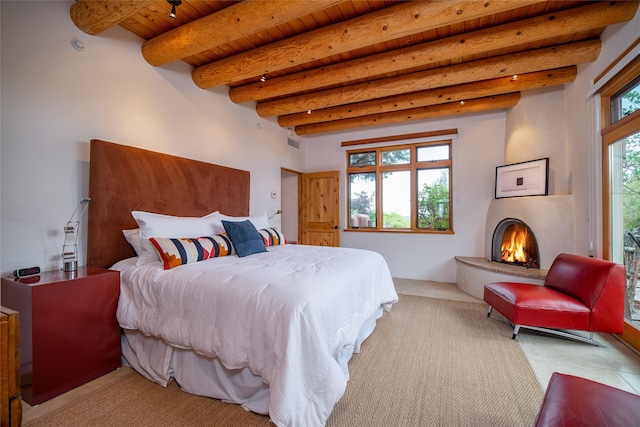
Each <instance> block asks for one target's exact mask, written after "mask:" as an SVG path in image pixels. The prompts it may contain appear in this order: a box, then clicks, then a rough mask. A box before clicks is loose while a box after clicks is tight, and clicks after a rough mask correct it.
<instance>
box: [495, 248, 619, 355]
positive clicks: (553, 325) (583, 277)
mask: <svg viewBox="0 0 640 427" xmlns="http://www.w3.org/2000/svg"><path fill="white" fill-rule="evenodd" d="M624 290H625V270H624V266H622V265H620V264H616V263H613V262H610V261H605V260H601V259H597V258H590V257H585V256H580V255H570V254H560V255H558V256H557V257H556V259H555V260H554V261H553V264H552V265H551V268H550V269H549V272H548V273H547V277H546V279H545V281H544V284H543V285H542V286H540V285H534V284H528V283H517V282H495V283H489V284H488V285H485V287H484V300H485V301H486V302H487V304H489V312H488V314H487V316H491V311H492V310H493V309H494V308H495V309H496V310H497V311H498V312H499V313H500V314H502V315H503V316H504V317H506V318H507V320H509V322H511V323H512V324H513V325H514V329H513V337H512V338H515V337H516V336H517V334H518V331H519V330H520V328H521V327H522V328H528V329H535V330H540V331H544V332H550V333H554V334H557V335H561V336H564V337H567V338H572V339H577V340H580V341H584V342H588V343H591V344H595V345H599V346H602V344H600V343H598V342H596V341H594V340H593V339H592V338H593V332H608V333H615V334H621V333H622V329H623V326H624ZM567 329H568V330H580V331H588V332H590V333H591V338H586V337H583V336H581V335H577V334H573V333H570V332H568V331H566V330H567Z"/></svg>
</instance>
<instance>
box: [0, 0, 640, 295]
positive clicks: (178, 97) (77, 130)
mask: <svg viewBox="0 0 640 427" xmlns="http://www.w3.org/2000/svg"><path fill="white" fill-rule="evenodd" d="M71 4H72V2H70V1H66V2H58V1H43V2H31V1H29V2H25V1H21V2H19V1H16V2H13V1H6V0H3V1H0V19H1V26H0V31H1V49H0V53H1V58H0V59H1V70H0V78H1V85H0V93H1V94H2V97H1V100H0V101H1V115H0V122H1V124H2V126H1V133H0V144H1V145H0V177H1V181H2V182H1V186H0V241H1V244H0V273H3V274H5V273H8V272H11V271H12V270H13V269H15V268H20V267H26V266H32V265H39V266H40V267H41V268H43V269H45V270H46V269H52V268H59V267H60V265H61V262H60V259H59V258H60V257H59V253H60V251H61V246H62V243H63V236H62V227H63V225H64V224H65V223H66V221H67V220H68V219H69V216H70V215H71V213H72V212H73V209H74V208H75V206H76V204H77V203H78V201H79V199H80V198H81V197H83V196H86V195H87V190H88V158H89V153H88V141H89V140H90V139H93V138H99V139H105V140H108V141H113V142H118V143H122V144H127V145H132V146H137V147H141V148H146V149H151V150H155V151H161V152H166V153H169V154H175V155H179V156H184V157H190V158H195V159H199V160H204V161H209V162H213V163H218V164H222V165H226V166H231V167H238V168H242V169H247V170H250V171H251V174H252V186H251V212H252V213H258V212H261V211H264V210H267V211H268V212H269V213H270V214H271V213H273V212H275V211H276V210H277V209H278V208H280V207H281V206H280V202H281V200H280V197H278V199H276V200H272V199H271V197H270V192H271V190H277V189H278V188H280V168H281V167H285V168H289V169H293V170H299V171H307V172H315V171H322V170H341V171H344V168H345V164H344V163H345V157H344V153H343V152H342V151H341V150H340V149H339V145H340V142H341V141H345V140H354V139H362V138H368V137H377V136H385V135H396V134H403V133H412V132H420V131H429V130H440V129H448V128H454V127H455V128H458V130H459V137H458V139H457V140H456V141H455V142H454V167H453V176H452V180H453V181H452V182H453V191H454V206H453V209H454V212H453V214H454V229H455V234H454V235H401V234H391V233H384V234H383V233H366V234H365V233H355V232H350V233H345V232H343V233H342V236H341V241H342V244H343V245H344V246H351V247H363V248H369V249H373V250H377V251H379V252H380V253H382V254H383V255H384V256H385V258H386V259H387V261H388V263H389V265H390V267H391V270H392V273H393V274H394V275H395V276H397V277H405V278H415V279H429V280H439V281H449V282H451V281H455V262H454V259H453V257H454V256H456V255H461V256H482V255H483V250H484V243H483V238H484V226H485V224H484V221H485V215H486V212H487V207H488V204H489V201H490V200H491V198H492V197H493V191H494V188H493V186H494V174H495V167H496V166H498V165H501V164H504V163H505V154H504V153H505V141H506V138H505V133H506V127H507V125H506V113H505V112H494V113H487V114H474V115H466V116H459V117H455V118H450V119H443V120H437V119H432V120H427V121H421V122H415V123H414V122H412V123H409V124H404V125H395V126H388V127H375V128H366V129H363V130H353V131H349V132H344V133H342V134H326V135H319V136H310V137H308V138H306V139H302V138H298V139H299V140H300V150H296V149H293V148H291V147H289V146H288V145H287V144H286V139H287V133H286V130H284V129H280V128H279V127H278V126H277V125H276V124H275V123H274V121H272V120H264V119H261V118H259V117H258V116H257V115H256V114H255V112H254V110H253V109H252V108H251V107H250V106H237V105H234V104H233V103H231V102H230V101H229V100H228V97H227V95H226V90H221V89H214V90H202V89H199V88H197V87H196V86H195V85H194V84H193V82H192V81H191V77H190V67H188V66H187V65H185V64H184V63H181V62H178V63H175V64H171V65H169V66H165V67H161V68H154V67H151V66H150V65H148V64H147V63H146V62H145V61H144V60H143V58H142V55H141V53H140V46H141V43H142V40H140V39H138V38H137V37H135V36H133V35H131V34H130V33H128V32H126V31H124V30H122V29H120V28H112V29H110V30H108V31H106V32H105V33H103V34H101V35H99V36H89V35H86V34H84V33H82V32H81V31H80V30H78V29H77V28H76V27H75V26H74V25H73V23H72V22H71V20H70V18H69V8H70V6H71ZM638 34H640V19H639V17H638V16H636V17H635V18H634V20H633V21H632V22H630V23H626V24H620V25H616V26H612V27H610V28H608V29H607V30H606V31H605V33H604V34H603V36H602V40H603V49H602V53H601V55H600V57H599V59H598V60H597V61H596V62H594V63H592V64H589V65H586V66H580V67H579V74H578V78H577V79H576V81H575V82H574V83H572V84H570V85H567V87H566V89H565V93H564V103H565V117H566V123H567V126H566V127H567V136H566V138H567V167H566V170H565V171H564V172H562V174H566V177H567V180H566V182H567V192H568V193H570V194H573V195H574V200H575V206H576V240H577V246H578V251H579V252H585V251H588V248H589V242H591V241H594V242H595V247H596V250H597V249H598V248H599V239H600V234H601V230H600V221H601V216H600V213H599V194H600V192H599V187H598V186H599V145H598V141H599V140H598V129H597V123H595V122H594V117H595V115H594V114H595V113H594V111H593V105H590V104H589V102H588V100H587V99H586V97H585V94H586V93H587V91H588V90H589V88H590V87H591V84H592V83H591V82H592V80H593V77H595V76H596V75H598V74H599V73H600V72H601V71H602V70H604V68H605V67H606V66H607V65H608V64H609V63H610V62H611V61H612V60H613V59H614V58H616V57H617V56H618V55H619V54H620V53H621V52H622V51H623V50H624V49H625V48H626V47H628V46H629V44H630V43H631V42H632V41H633V40H635V38H637V35H638ZM73 38H78V39H80V40H82V41H83V42H84V44H85V50H84V51H83V52H77V51H75V50H73V49H72V47H71V45H70V42H71V40H72V39H73ZM542 93H543V94H544V91H543V92H542ZM550 93H551V95H550V96H551V97H552V98H548V99H540V100H539V101H542V102H547V101H548V100H551V99H555V98H556V97H557V96H558V94H557V93H555V92H554V91H551V92H550ZM512 123H513V124H514V126H515V121H514V122H512ZM258 124H260V125H261V128H260V129H258V126H257V125H258ZM540 126H549V124H548V123H547V124H540ZM510 134H511V133H510ZM563 185H564V184H563ZM342 187H343V194H342V203H343V206H344V204H345V202H346V199H345V197H346V196H345V194H346V192H345V188H346V185H345V183H344V182H343V183H342ZM558 191H561V189H560V188H556V192H558ZM276 218H277V216H276V217H275V218H274V219H276ZM342 224H343V226H344V224H345V219H344V218H342ZM85 236H86V234H85ZM81 253H82V257H81V258H82V260H81V264H82V261H83V260H84V259H85V258H84V251H82V252H81Z"/></svg>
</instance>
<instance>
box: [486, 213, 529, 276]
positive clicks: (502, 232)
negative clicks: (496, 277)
mask: <svg viewBox="0 0 640 427" xmlns="http://www.w3.org/2000/svg"><path fill="white" fill-rule="evenodd" d="M492 246H493V250H492V254H493V255H492V261H498V262H502V263H505V264H513V265H518V266H523V267H527V268H540V261H539V260H540V256H539V253H538V244H537V242H536V237H535V235H534V234H533V231H532V230H531V228H529V226H528V225H527V224H525V223H524V222H522V221H520V220H517V219H513V218H506V219H504V220H502V221H501V222H500V223H499V224H498V226H497V227H496V229H495V231H494V233H493V245H492Z"/></svg>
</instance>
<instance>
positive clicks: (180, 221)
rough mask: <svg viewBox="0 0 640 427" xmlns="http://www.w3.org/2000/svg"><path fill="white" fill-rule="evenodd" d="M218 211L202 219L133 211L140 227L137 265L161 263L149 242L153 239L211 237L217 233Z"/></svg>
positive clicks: (132, 213)
mask: <svg viewBox="0 0 640 427" xmlns="http://www.w3.org/2000/svg"><path fill="white" fill-rule="evenodd" d="M218 214H219V212H218V211H215V212H212V213H210V214H208V215H206V216H203V217H201V218H198V217H179V216H171V215H162V214H157V213H151V212H143V211H133V212H131V215H133V218H134V219H135V220H136V222H137V223H138V226H139V227H140V243H141V245H140V246H141V253H140V256H139V257H138V261H137V263H136V264H137V265H144V264H148V263H150V262H154V261H159V260H160V258H159V257H158V253H157V252H156V250H155V249H154V247H153V245H152V244H151V243H150V242H149V239H150V238H152V237H163V238H165V237H174V238H181V237H184V236H195V237H200V236H211V235H214V234H219V233H216V232H215V229H216V226H215V224H216V220H217V215H218Z"/></svg>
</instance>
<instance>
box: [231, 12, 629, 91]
mask: <svg viewBox="0 0 640 427" xmlns="http://www.w3.org/2000/svg"><path fill="white" fill-rule="evenodd" d="M637 9H638V3H636V2H615V3H611V2H600V3H594V4H589V5H587V6H581V7H577V8H573V9H570V10H565V11H560V12H554V13H549V14H546V15H543V16H538V17H535V18H530V19H525V20H522V21H517V22H512V23H509V24H504V25H500V26H497V27H491V28H486V29H482V30H478V31H474V32H471V33H465V34H461V35H457V36H454V37H448V38H446V39H441V40H437V41H433V42H429V43H424V44H421V45H416V46H409V47H406V48H402V49H397V50H393V51H389V52H384V53H381V54H377V55H371V56H367V57H365V58H358V59H355V60H352V61H345V62H341V63H338V64H335V65H329V66H325V67H321V68H316V69H313V70H307V71H302V72H299V73H295V74H290V75H287V76H283V77H276V78H273V79H268V80H267V81H266V82H257V83H252V84H249V85H244V86H239V87H235V88H232V89H231V90H230V91H229V98H230V99H231V101H233V102H235V103H243V102H248V101H258V102H259V101H264V100H267V99H273V98H277V97H280V96H283V95H292V94H294V93H297V92H308V91H312V90H316V89H319V88H323V87H328V86H335V85H337V84H341V85H345V84H347V83H348V82H351V81H354V80H358V79H363V78H370V77H375V76H380V75H384V74H387V73H392V72H396V71H401V70H406V69H411V68H415V67H417V66H424V65H428V64H434V63H438V62H440V61H447V60H450V59H452V58H461V57H465V56H469V55H476V54H479V53H483V52H487V51H491V50H498V49H503V48H507V47H511V46H516V45H522V44H526V43H531V42H535V41H539V40H543V39H545V38H551V37H560V36H565V35H568V34H575V33H579V32H582V31H589V30H592V29H595V28H602V27H605V26H607V25H611V24H616V23H620V22H625V21H628V20H630V19H632V18H633V16H634V15H635V13H636V11H637Z"/></svg>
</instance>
